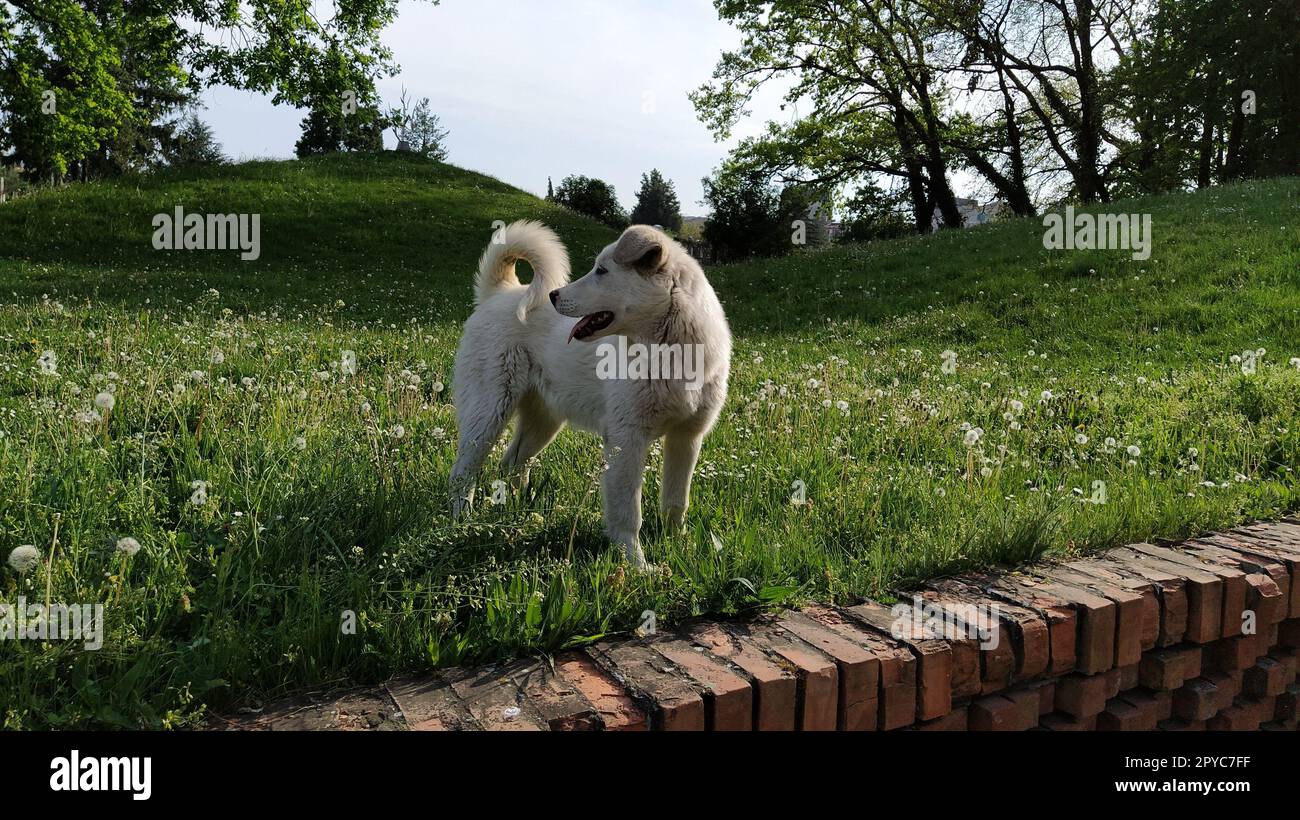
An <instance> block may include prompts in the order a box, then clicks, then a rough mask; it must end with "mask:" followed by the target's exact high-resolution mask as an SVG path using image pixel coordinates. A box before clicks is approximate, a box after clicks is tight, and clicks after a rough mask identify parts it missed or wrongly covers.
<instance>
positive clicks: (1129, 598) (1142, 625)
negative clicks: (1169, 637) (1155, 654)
mask: <svg viewBox="0 0 1300 820" xmlns="http://www.w3.org/2000/svg"><path fill="white" fill-rule="evenodd" d="M1044 576H1045V577H1047V578H1049V579H1051V580H1054V581H1058V582H1062V583H1065V584H1068V585H1070V586H1072V587H1075V588H1077V589H1081V590H1083V591H1085V592H1088V593H1090V594H1093V595H1099V596H1101V597H1103V598H1105V599H1106V600H1109V601H1113V602H1114V604H1115V641H1114V646H1115V657H1114V660H1113V664H1114V666H1117V667H1123V666H1129V665H1131V664H1135V663H1137V662H1138V661H1140V660H1141V659H1142V638H1143V633H1144V631H1145V630H1146V628H1147V617H1148V614H1149V613H1148V610H1147V607H1146V603H1145V601H1144V599H1143V597H1142V596H1141V595H1140V594H1138V593H1136V592H1132V591H1130V590H1127V589H1122V588H1121V587H1119V586H1118V585H1116V584H1113V583H1110V582H1109V581H1103V580H1100V579H1098V578H1096V577H1094V576H1091V575H1087V574H1084V573H1080V572H1075V571H1074V570H1071V569H1069V568H1065V567H1052V568H1050V569H1049V570H1047V571H1046V572H1045V573H1044ZM1152 626H1155V627H1157V628H1158V626H1159V622H1158V620H1157V621H1155V622H1154V623H1153V624H1152Z"/></svg>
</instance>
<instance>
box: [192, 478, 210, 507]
mask: <svg viewBox="0 0 1300 820" xmlns="http://www.w3.org/2000/svg"><path fill="white" fill-rule="evenodd" d="M190 489H191V490H193V491H194V492H192V493H190V503H191V504H193V505H194V506H196V507H202V506H203V505H204V504H207V503H208V482H206V481H191V482H190Z"/></svg>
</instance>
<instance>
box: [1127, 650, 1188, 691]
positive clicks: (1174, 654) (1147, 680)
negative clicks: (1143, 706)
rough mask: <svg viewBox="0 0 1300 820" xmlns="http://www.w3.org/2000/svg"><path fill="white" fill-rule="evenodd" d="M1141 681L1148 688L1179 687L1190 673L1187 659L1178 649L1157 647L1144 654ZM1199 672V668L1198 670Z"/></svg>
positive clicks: (1140, 669)
mask: <svg viewBox="0 0 1300 820" xmlns="http://www.w3.org/2000/svg"><path fill="white" fill-rule="evenodd" d="M1138 668H1139V677H1138V679H1139V681H1140V682H1141V684H1142V685H1143V686H1145V687H1147V688H1148V689H1177V688H1178V687H1180V686H1182V685H1183V681H1185V680H1187V679H1188V678H1189V677H1192V676H1191V675H1189V674H1188V672H1189V671H1190V670H1188V669H1187V659H1186V656H1185V655H1184V654H1183V652H1182V651H1181V650H1178V649H1157V650H1156V651H1154V652H1148V653H1147V654H1146V655H1143V656H1142V663H1141V664H1139V667H1138ZM1198 674H1199V670H1198Z"/></svg>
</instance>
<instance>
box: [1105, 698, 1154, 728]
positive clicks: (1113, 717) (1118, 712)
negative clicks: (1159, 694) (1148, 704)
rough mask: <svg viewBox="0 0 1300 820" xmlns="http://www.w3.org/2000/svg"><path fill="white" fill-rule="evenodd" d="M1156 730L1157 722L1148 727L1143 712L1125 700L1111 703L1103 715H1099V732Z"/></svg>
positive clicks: (1107, 705)
mask: <svg viewBox="0 0 1300 820" xmlns="http://www.w3.org/2000/svg"><path fill="white" fill-rule="evenodd" d="M1154 728H1155V721H1152V722H1151V724H1150V725H1149V726H1148V725H1147V723H1146V715H1145V714H1144V713H1143V712H1142V710H1141V709H1138V708H1137V707H1136V706H1134V705H1133V704H1131V703H1128V702H1127V701H1123V700H1112V701H1110V702H1109V703H1107V704H1106V708H1105V709H1103V710H1102V712H1101V714H1099V715H1097V731H1099V732H1140V731H1143V730H1147V729H1154Z"/></svg>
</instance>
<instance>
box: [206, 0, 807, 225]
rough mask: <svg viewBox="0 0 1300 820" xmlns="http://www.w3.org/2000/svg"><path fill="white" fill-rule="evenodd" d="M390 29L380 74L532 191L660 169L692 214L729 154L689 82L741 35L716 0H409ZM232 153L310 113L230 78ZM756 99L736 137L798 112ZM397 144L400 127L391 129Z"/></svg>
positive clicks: (384, 87)
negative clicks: (389, 72) (721, 16)
mask: <svg viewBox="0 0 1300 820" xmlns="http://www.w3.org/2000/svg"><path fill="white" fill-rule="evenodd" d="M384 40H385V42H386V43H387V44H388V46H389V47H390V48H392V50H393V55H394V58H395V59H396V61H397V63H398V64H399V65H400V66H401V69H402V70H401V73H400V74H398V75H397V76H396V77H392V78H389V79H386V80H382V81H380V83H379V92H380V95H381V97H382V98H383V100H384V103H385V105H389V104H395V103H396V102H397V98H398V95H399V94H400V93H401V90H402V88H403V87H405V89H406V90H407V94H408V96H409V97H410V98H413V99H418V98H420V97H428V98H429V100H430V102H431V105H432V109H433V111H434V113H437V114H438V115H439V116H440V117H441V118H442V122H443V126H444V127H445V128H447V129H448V130H449V131H450V132H451V136H450V137H449V138H448V141H447V142H448V149H449V156H448V159H449V161H450V162H452V163H453V164H455V165H459V166H462V167H465V168H470V169H473V170H476V171H482V172H484V173H487V174H490V175H492V176H494V177H497V178H499V179H501V180H503V181H505V182H507V183H510V184H511V185H515V186H517V187H520V188H523V189H525V190H527V191H531V192H533V193H535V194H539V195H541V194H545V193H546V178H547V176H548V175H549V176H551V177H552V178H554V180H555V182H556V184H559V181H560V179H561V178H562V177H564V176H565V175H567V174H571V173H577V174H585V175H587V176H594V177H600V178H601V179H604V180H606V181H608V182H610V183H611V184H613V185H614V188H615V190H616V191H617V192H618V195H619V199H620V200H622V202H623V204H624V205H625V206H626V207H628V208H630V207H631V206H632V205H633V204H634V202H635V195H636V189H637V187H638V185H639V184H640V178H641V174H642V173H644V172H646V171H648V170H650V169H651V168H658V169H659V170H660V171H662V172H663V173H664V175H665V176H667V177H668V178H669V179H671V180H672V181H673V182H674V183H675V184H676V186H677V193H678V197H679V198H680V199H681V202H682V212H683V213H685V214H688V215H690V214H703V213H705V208H704V207H703V206H701V205H700V203H699V200H700V197H701V188H700V178H701V177H703V176H705V175H707V174H708V173H709V171H710V170H711V169H713V168H714V167H716V166H717V165H718V164H719V162H720V161H721V160H722V158H723V156H725V154H726V152H727V149H728V148H729V147H730V146H731V145H734V140H733V141H732V142H731V143H727V144H719V143H716V142H714V141H713V138H712V136H711V135H710V134H709V132H708V130H707V129H706V128H705V127H704V125H703V124H702V123H700V121H699V120H698V119H696V117H695V111H694V108H693V107H692V106H691V103H690V100H688V99H687V98H686V94H687V92H689V91H691V90H693V89H694V88H696V87H698V86H699V85H700V84H701V83H704V82H706V81H707V80H708V79H709V77H710V75H711V73H712V71H713V66H714V64H715V63H716V62H717V59H718V57H719V55H720V54H721V52H722V51H723V50H724V49H728V48H732V47H734V46H735V45H736V44H737V43H738V42H739V35H738V34H737V33H736V31H735V30H734V29H732V28H731V27H730V26H729V25H727V24H724V23H721V22H719V21H718V19H717V14H716V13H715V11H714V9H713V4H712V2H710V0H442V3H441V4H440V5H437V6H433V5H430V4H428V3H418V2H402V4H401V8H400V15H399V17H398V19H397V21H396V22H395V23H394V24H393V25H392V26H391V27H390V28H389V29H388V30H387V32H386V33H385V36H384ZM204 102H205V103H206V105H207V110H206V112H204V113H203V114H202V116H203V117H204V118H205V119H206V120H207V121H208V122H210V123H211V125H212V127H213V129H214V130H215V131H216V134H217V138H218V139H219V140H220V142H221V144H222V146H223V148H224V149H225V151H226V153H227V154H228V155H230V156H231V157H233V158H236V159H247V158H256V157H278V158H283V157H290V156H292V155H293V144H294V142H295V141H296V140H297V139H298V135H299V123H300V122H301V120H302V118H303V116H304V114H305V112H304V111H302V110H300V109H295V108H291V107H289V106H279V107H277V106H273V105H271V103H270V101H269V99H267V98H266V97H263V96H261V95H257V94H249V93H246V92H241V91H234V90H231V89H228V88H219V89H212V90H210V91H209V92H207V93H206V94H205V95H204ZM779 106H780V100H779V94H777V93H775V92H774V93H772V94H769V95H766V96H765V97H764V98H763V99H760V100H759V101H758V102H757V103H756V105H755V107H754V114H755V116H754V117H753V118H752V119H751V120H750V121H749V122H747V123H746V124H745V125H744V126H743V127H741V128H738V129H737V131H736V136H737V137H740V136H745V135H748V134H752V133H755V132H756V131H757V130H758V129H759V127H760V126H761V124H762V122H763V121H765V120H767V119H773V118H788V114H785V113H783V112H781V111H780V108H779ZM384 138H385V143H386V144H387V145H388V147H393V145H394V144H395V140H394V138H393V136H392V133H391V132H387V133H385V135H384Z"/></svg>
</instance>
